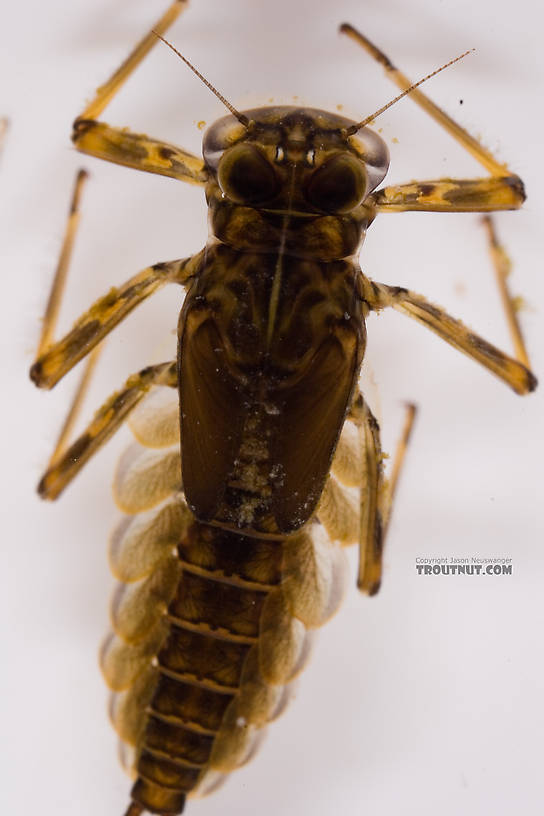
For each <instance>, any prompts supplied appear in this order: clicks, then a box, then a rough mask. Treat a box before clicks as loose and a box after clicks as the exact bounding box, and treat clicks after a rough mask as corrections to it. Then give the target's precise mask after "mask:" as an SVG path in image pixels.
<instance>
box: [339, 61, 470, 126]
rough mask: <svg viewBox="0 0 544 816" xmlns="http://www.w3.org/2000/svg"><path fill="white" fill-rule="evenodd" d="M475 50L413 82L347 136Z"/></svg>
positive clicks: (358, 124) (359, 123)
mask: <svg viewBox="0 0 544 816" xmlns="http://www.w3.org/2000/svg"><path fill="white" fill-rule="evenodd" d="M475 50H476V49H475V48H469V50H468V51H465V52H464V54H460V55H459V56H458V57H455V59H452V60H450V61H449V62H446V63H445V65H442V66H441V67H440V68H437V69H436V70H435V71H432V72H431V73H430V74H427V76H424V77H423V79H420V80H419V81H418V82H414V84H413V85H410V87H409V88H406V90H405V91H403V92H402V93H400V94H399V95H398V96H396V97H395V98H394V99H392V100H391V101H390V102H388V103H387V105H384V106H383V107H381V108H379V109H378V110H377V111H374V113H372V114H371V115H370V116H367V117H366V118H365V119H363V120H362V121H361V122H358V123H357V124H356V125H352V126H351V127H349V128H348V129H347V131H346V133H347V135H348V136H353V134H354V133H357V131H358V130H360V129H361V128H362V127H365V125H368V124H370V123H371V122H373V121H374V120H375V119H376V118H377V117H378V116H381V114H382V113H383V112H384V111H386V110H387V109H388V108H390V107H391V106H392V105H394V104H395V103H396V102H398V101H399V100H400V99H402V97H403V96H407V95H408V94H409V93H412V91H413V90H415V89H416V88H418V87H419V86H420V85H423V83H424V82H427V80H428V79H432V77H434V76H436V75H437V74H439V73H440V72H441V71H444V69H445V68H449V67H450V65H454V64H455V63H456V62H459V60H462V59H463V58H464V57H466V56H467V55H468V54H471V53H472V52H473V51H475Z"/></svg>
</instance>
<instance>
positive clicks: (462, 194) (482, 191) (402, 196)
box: [371, 175, 525, 212]
mask: <svg viewBox="0 0 544 816" xmlns="http://www.w3.org/2000/svg"><path fill="white" fill-rule="evenodd" d="M371 198H372V199H373V200H374V203H375V205H376V209H377V210H378V212H410V211H411V212H494V211H496V210H516V209H518V208H519V207H521V205H522V204H523V202H524V201H525V191H524V188H523V182H522V181H521V179H520V178H519V177H518V176H514V175H507V176H502V177H500V178H499V177H498V176H491V177H490V178H478V179H449V178H448V179H435V180H431V181H411V182H409V183H408V184H394V185H390V186H389V187H383V188H382V189H381V190H377V191H376V192H375V193H373V194H372V196H371Z"/></svg>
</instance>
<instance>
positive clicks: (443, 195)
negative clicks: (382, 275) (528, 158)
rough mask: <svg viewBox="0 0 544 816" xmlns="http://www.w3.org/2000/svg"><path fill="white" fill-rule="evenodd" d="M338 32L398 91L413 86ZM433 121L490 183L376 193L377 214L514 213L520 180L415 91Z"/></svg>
mask: <svg viewBox="0 0 544 816" xmlns="http://www.w3.org/2000/svg"><path fill="white" fill-rule="evenodd" d="M340 31H341V32H342V33H344V34H347V35H348V36H349V37H351V39H353V40H354V41H355V42H356V43H358V44H359V45H361V46H362V47H363V48H364V49H365V51H367V53H369V54H370V56H371V57H373V58H374V59H375V60H377V62H379V63H380V64H381V65H382V66H383V67H384V69H385V73H386V74H387V76H388V77H389V78H390V79H391V80H392V81H393V82H394V83H395V84H396V85H397V87H399V88H400V89H401V90H403V91H404V90H406V89H407V88H409V87H410V86H411V85H412V82H411V81H410V80H409V79H408V77H407V76H406V75H405V74H403V73H402V71H399V69H398V68H396V67H395V66H394V65H393V63H392V62H391V60H390V59H389V57H387V56H386V55H385V54H384V53H383V51H380V49H379V48H377V47H376V46H375V45H374V44H373V43H372V42H370V40H369V39H368V38H367V37H365V36H364V35H363V34H361V32H360V31H357V29H355V28H354V27H353V26H351V25H349V24H347V23H344V24H343V25H341V26H340ZM409 96H410V99H412V100H413V101H414V102H416V103H417V104H418V105H419V106H420V107H421V108H423V110H425V111H426V112H427V113H428V114H429V116H431V117H432V118H433V119H434V120H435V122H437V123H438V124H439V125H441V127H443V128H444V129H445V130H446V131H447V132H448V133H449V134H450V135H451V136H453V138H454V139H456V140H457V141H458V142H459V144H460V145H461V146H462V147H464V148H465V150H467V151H468V152H469V153H470V154H471V155H472V156H474V158H475V159H476V161H478V162H479V163H480V164H481V165H482V166H483V167H485V169H486V170H487V171H488V172H489V173H490V175H491V178H483V179H441V180H438V181H422V182H418V181H415V182H410V183H409V184H401V185H396V186H391V187H385V188H384V189H382V190H378V191H377V192H376V193H374V195H373V198H374V200H375V202H376V206H377V208H378V210H384V211H389V212H404V211H407V210H425V211H433V212H491V211H494V210H511V209H517V208H518V207H520V206H521V204H522V203H523V201H524V200H525V192H524V188H523V182H522V181H521V179H520V178H519V177H518V176H516V175H514V174H512V173H510V172H509V170H508V167H507V166H506V165H505V164H501V163H500V162H498V161H497V159H496V158H495V156H493V154H492V153H491V152H490V151H489V150H487V149H486V148H485V147H483V145H481V144H480V143H479V142H478V141H477V139H475V138H474V137H473V136H471V135H470V134H469V133H468V132H467V131H466V130H465V129H464V128H462V127H461V126H460V125H458V124H457V122H455V121H454V120H453V119H452V118H451V117H450V116H448V114H447V113H445V112H444V111H443V110H441V108H439V107H438V105H435V103H434V102H432V101H431V100H430V99H429V97H428V96H427V95H426V94H424V93H423V92H422V91H421V90H420V89H419V88H415V89H414V90H412V91H411V93H410V94H409Z"/></svg>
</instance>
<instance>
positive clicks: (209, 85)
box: [153, 30, 249, 127]
mask: <svg viewBox="0 0 544 816" xmlns="http://www.w3.org/2000/svg"><path fill="white" fill-rule="evenodd" d="M153 34H154V35H155V37H157V38H158V39H159V40H162V41H163V43H164V44H165V45H167V46H168V48H170V49H171V50H172V51H173V52H174V54H177V55H178V57H179V58H180V59H181V60H183V62H184V63H185V65H187V66H188V67H189V68H190V69H191V71H192V72H193V73H194V74H196V75H197V77H198V78H199V79H200V80H202V82H203V83H204V85H206V87H207V88H209V89H210V91H211V92H212V93H213V94H215V96H216V97H217V98H218V99H219V100H220V101H221V102H222V103H223V105H225V107H226V108H228V110H229V111H230V112H231V113H232V115H233V116H235V117H236V118H237V119H238V121H239V122H240V123H241V124H242V125H244V127H247V126H248V125H249V119H248V118H247V116H244V114H243V113H240V111H237V110H236V108H235V107H234V105H231V103H230V102H229V101H228V99H225V97H224V96H223V94H222V93H220V92H219V91H218V90H217V88H214V86H213V85H212V83H211V82H209V80H207V79H206V77H204V76H202V74H201V73H200V71H198V70H197V69H196V68H195V66H194V65H192V64H191V63H190V62H189V60H188V59H187V57H184V56H183V54H181V53H180V52H179V51H178V50H177V48H174V46H173V45H172V43H170V42H168V40H166V39H165V38H164V37H163V36H162V35H161V34H159V33H158V32H157V31H155V30H153Z"/></svg>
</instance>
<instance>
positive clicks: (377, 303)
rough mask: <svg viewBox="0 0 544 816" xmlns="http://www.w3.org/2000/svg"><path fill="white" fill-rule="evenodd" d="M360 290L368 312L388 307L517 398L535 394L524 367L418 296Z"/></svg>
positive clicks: (393, 289) (389, 289) (371, 286)
mask: <svg viewBox="0 0 544 816" xmlns="http://www.w3.org/2000/svg"><path fill="white" fill-rule="evenodd" d="M364 287H365V295H364V297H365V300H366V301H367V303H368V305H369V307H370V309H371V310H373V311H379V310H380V309H383V308H385V307H386V306H392V307H393V308H394V309H397V310H398V311H399V312H403V313H404V314H407V315H408V316H409V317H413V318H414V319H415V320H417V321H418V322H419V323H421V324H422V325H423V326H426V327H427V328H428V329H431V330H432V331H434V332H435V333H436V334H438V336H439V337H441V338H442V339H443V340H445V341H446V342H447V343H449V344H450V345H451V346H453V347H454V348H456V349H459V351H462V352H464V353H465V354H467V355H468V356H469V357H472V359H473V360H476V361H477V362H478V363H481V365H483V366H485V368H487V369H488V370H489V371H491V372H492V373H493V374H495V375H496V376H497V377H499V378H500V379H501V380H503V381H504V382H505V383H506V384H507V385H509V386H510V388H512V389H513V390H514V391H515V392H516V393H517V394H527V393H529V392H530V391H534V390H535V388H536V386H537V379H536V377H535V376H534V374H533V373H532V372H531V371H529V369H528V368H527V367H526V366H525V365H524V364H522V363H520V362H518V361H517V360H514V359H513V358H512V357H508V356H507V355H506V354H504V353H503V352H502V351H500V349H498V348H497V347H496V346H493V345H492V344H491V343H488V342H487V340H484V339H483V338H482V337H479V336H478V335H477V334H473V332H471V331H470V330H469V329H467V327H466V326H464V325H463V323H461V321H460V320H456V319H455V318H453V317H451V315H449V314H448V313H447V312H445V311H444V310H443V309H440V308H439V307H438V306H434V305H433V304H431V303H429V302H428V301H427V300H425V298H424V297H422V296H421V295H416V294H414V293H413V292H410V291H409V290H408V289H403V288H402V287H400V286H387V285H385V284H383V283H375V282H374V281H369V280H365V282H364Z"/></svg>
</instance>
